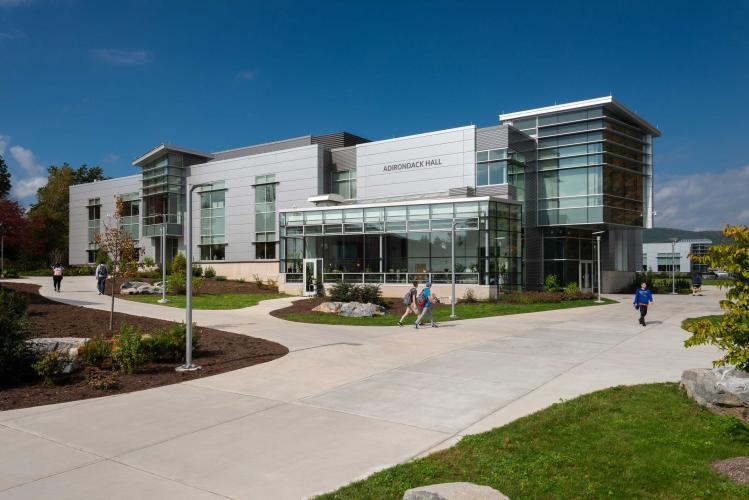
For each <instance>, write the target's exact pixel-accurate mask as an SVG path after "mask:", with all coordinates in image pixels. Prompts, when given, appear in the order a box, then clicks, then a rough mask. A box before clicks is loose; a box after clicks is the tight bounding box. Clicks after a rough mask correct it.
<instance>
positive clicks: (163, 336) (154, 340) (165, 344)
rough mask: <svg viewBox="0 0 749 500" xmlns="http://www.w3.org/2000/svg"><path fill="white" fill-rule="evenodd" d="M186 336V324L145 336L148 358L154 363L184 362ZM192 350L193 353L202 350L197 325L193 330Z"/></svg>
mask: <svg viewBox="0 0 749 500" xmlns="http://www.w3.org/2000/svg"><path fill="white" fill-rule="evenodd" d="M186 336H187V328H186V327H185V324H184V323H182V324H179V325H172V326H171V327H169V328H167V329H165V330H157V331H156V332H154V333H152V334H151V335H148V336H145V337H144V338H143V342H144V346H145V350H146V352H147V355H148V358H149V359H151V360H153V361H174V362H179V361H184V360H185V337H186ZM192 349H193V352H196V351H197V350H198V349H200V330H199V329H198V328H197V326H196V325H193V329H192Z"/></svg>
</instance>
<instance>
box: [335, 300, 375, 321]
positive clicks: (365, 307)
mask: <svg viewBox="0 0 749 500" xmlns="http://www.w3.org/2000/svg"><path fill="white" fill-rule="evenodd" d="M338 314H339V315H340V316H346V317H348V318H371V317H372V316H375V315H377V316H382V315H383V314H385V308H384V307H382V306H378V305H377V304H369V303H367V304H362V303H361V302H346V303H345V304H343V305H342V306H341V310H340V311H339V312H338Z"/></svg>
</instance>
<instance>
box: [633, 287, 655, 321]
mask: <svg viewBox="0 0 749 500" xmlns="http://www.w3.org/2000/svg"><path fill="white" fill-rule="evenodd" d="M634 304H635V309H638V310H639V311H640V324H641V325H642V326H645V316H647V314H648V306H650V305H652V304H653V294H652V293H651V292H650V290H648V284H647V283H644V282H643V283H640V288H638V289H637V291H636V292H635V301H634Z"/></svg>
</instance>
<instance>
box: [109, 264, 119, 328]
mask: <svg viewBox="0 0 749 500" xmlns="http://www.w3.org/2000/svg"><path fill="white" fill-rule="evenodd" d="M115 286H117V280H116V279H115V277H114V275H112V307H111V308H110V309H109V331H110V332H111V331H112V323H114V287H115Z"/></svg>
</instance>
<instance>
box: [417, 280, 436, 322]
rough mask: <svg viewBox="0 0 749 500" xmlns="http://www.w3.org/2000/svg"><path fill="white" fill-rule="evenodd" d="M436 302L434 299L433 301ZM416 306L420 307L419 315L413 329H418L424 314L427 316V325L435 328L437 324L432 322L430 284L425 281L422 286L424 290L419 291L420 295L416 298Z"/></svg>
mask: <svg viewBox="0 0 749 500" xmlns="http://www.w3.org/2000/svg"><path fill="white" fill-rule="evenodd" d="M435 302H436V299H435ZM416 305H418V306H419V307H421V308H422V309H421V314H419V317H418V318H416V323H414V328H416V329H418V328H419V325H420V324H421V320H423V319H424V316H425V315H426V314H429V323H430V325H431V327H432V328H437V324H436V323H435V322H434V316H432V282H431V281H427V282H426V284H425V285H424V289H423V290H421V293H420V294H419V296H418V297H416Z"/></svg>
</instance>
